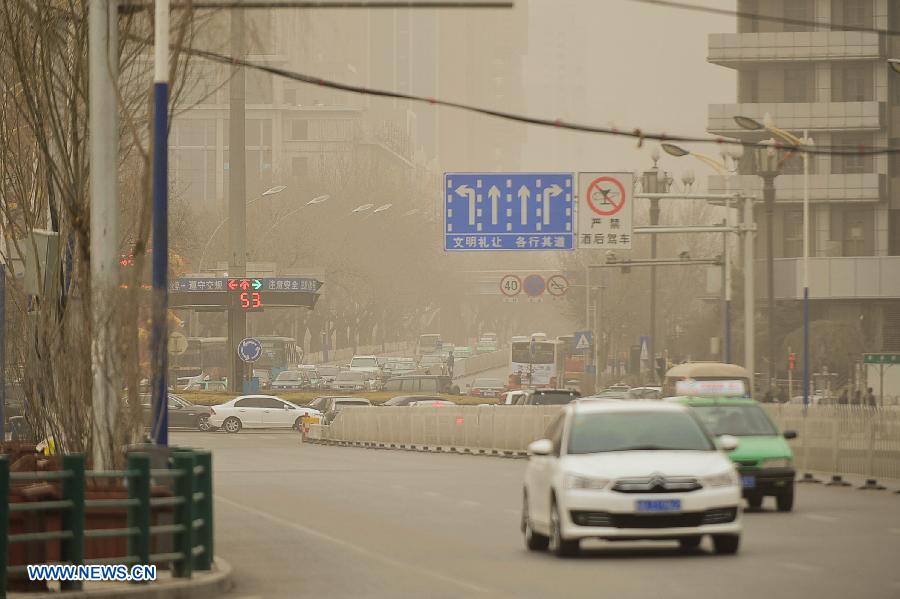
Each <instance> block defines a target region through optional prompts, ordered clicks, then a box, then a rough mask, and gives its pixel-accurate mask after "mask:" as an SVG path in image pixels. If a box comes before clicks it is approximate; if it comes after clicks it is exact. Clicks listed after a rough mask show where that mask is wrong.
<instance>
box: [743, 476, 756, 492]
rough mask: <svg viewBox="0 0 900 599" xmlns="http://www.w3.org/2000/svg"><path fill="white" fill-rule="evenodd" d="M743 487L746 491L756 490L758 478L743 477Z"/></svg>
mask: <svg viewBox="0 0 900 599" xmlns="http://www.w3.org/2000/svg"><path fill="white" fill-rule="evenodd" d="M741 486H742V487H743V488H745V489H754V488H756V477H755V476H742V477H741Z"/></svg>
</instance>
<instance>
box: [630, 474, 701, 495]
mask: <svg viewBox="0 0 900 599" xmlns="http://www.w3.org/2000/svg"><path fill="white" fill-rule="evenodd" d="M701 487H702V485H701V484H700V481H698V480H697V479H696V478H690V477H671V478H666V477H664V476H648V477H645V478H628V479H621V480H617V481H616V483H615V484H614V485H613V487H612V490H613V491H617V492H619V493H689V492H691V491H696V490H697V489H700V488H701Z"/></svg>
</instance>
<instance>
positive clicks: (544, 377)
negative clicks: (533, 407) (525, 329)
mask: <svg viewBox="0 0 900 599" xmlns="http://www.w3.org/2000/svg"><path fill="white" fill-rule="evenodd" d="M564 371H565V352H564V351H563V343H561V342H560V341H558V340H555V339H554V340H546V338H545V339H544V340H538V339H537V338H532V337H525V336H521V337H513V338H512V342H511V343H510V354H509V387H510V388H511V389H520V388H523V387H534V388H542V387H543V388H547V387H549V388H556V387H559V386H562V385H564V384H565V381H564V380H562V379H561V378H560V377H561V375H563V374H564Z"/></svg>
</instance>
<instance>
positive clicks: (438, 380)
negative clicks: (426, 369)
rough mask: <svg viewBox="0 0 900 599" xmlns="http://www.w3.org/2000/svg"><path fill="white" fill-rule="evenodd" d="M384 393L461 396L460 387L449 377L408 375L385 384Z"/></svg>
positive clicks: (394, 378) (389, 380)
mask: <svg viewBox="0 0 900 599" xmlns="http://www.w3.org/2000/svg"><path fill="white" fill-rule="evenodd" d="M384 391H400V392H403V393H444V394H449V395H459V386H457V385H455V384H454V383H453V379H451V378H450V377H449V376H447V375H440V374H406V375H403V376H395V377H392V378H390V379H388V380H387V381H385V383H384Z"/></svg>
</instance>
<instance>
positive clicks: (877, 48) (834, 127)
mask: <svg viewBox="0 0 900 599" xmlns="http://www.w3.org/2000/svg"><path fill="white" fill-rule="evenodd" d="M738 10H739V11H740V12H741V13H750V14H758V15H761V16H766V17H776V18H783V19H785V20H784V21H782V20H761V19H754V18H749V17H746V18H739V19H738V31H737V33H725V34H713V35H711V36H710V39H709V57H708V59H709V61H710V62H712V63H715V64H718V65H721V66H723V67H727V68H730V69H735V70H736V71H737V74H738V85H737V96H738V97H737V102H736V103H734V104H713V105H710V107H709V123H708V129H709V131H710V132H712V133H715V134H717V135H724V136H728V137H738V138H741V139H746V140H754V141H759V140H762V139H763V138H764V137H765V138H768V137H771V134H769V133H766V134H764V135H762V134H759V133H753V132H750V131H747V130H745V129H742V128H741V127H739V126H738V124H737V123H736V122H735V120H734V117H736V116H745V117H750V118H753V119H755V120H757V121H759V122H763V121H764V119H765V118H766V115H767V114H768V115H770V117H771V119H772V120H771V122H772V123H773V124H774V125H775V126H777V127H779V128H781V129H784V130H787V131H789V132H791V133H793V134H794V135H797V136H798V137H802V136H803V134H804V132H808V134H809V137H811V138H812V139H813V140H814V142H815V144H816V145H818V146H821V147H827V146H845V147H850V148H855V147H860V146H861V147H867V148H872V147H885V146H889V145H890V146H893V147H900V74H896V73H893V72H892V71H891V70H890V68H889V67H888V64H887V62H886V59H887V58H888V57H890V56H897V57H900V39H898V38H892V37H886V36H883V35H879V34H878V33H867V32H860V31H847V30H840V29H838V30H833V31H832V30H830V29H829V28H828V27H825V26H824V25H817V26H814V27H813V26H808V25H803V24H800V23H798V22H804V21H805V22H816V23H823V24H824V23H833V24H838V25H844V26H847V27H868V28H873V27H877V28H882V29H886V28H891V29H900V2H896V1H894V0H739V2H738ZM791 21H793V22H791ZM809 163H810V176H809V188H810V223H809V231H808V234H809V239H810V256H811V260H810V297H811V310H812V316H811V317H812V318H813V319H814V320H816V319H820V320H821V319H827V320H835V321H839V322H859V323H860V324H861V330H862V333H863V336H864V337H865V339H866V348H867V350H869V351H879V350H882V351H897V350H900V156H887V155H875V156H872V155H868V156H862V155H841V156H839V155H833V156H829V155H824V154H817V155H814V156H811V157H810V160H809ZM756 171H757V168H756V160H755V153H754V152H746V153H745V156H744V158H743V159H742V161H741V163H740V168H739V179H740V181H739V184H740V186H741V188H742V189H744V190H745V191H748V192H751V193H754V194H755V195H757V197H761V196H762V179H761V178H760V177H759V176H757V175H756ZM775 187H776V190H777V192H776V203H775V218H774V227H773V229H774V230H773V232H774V239H775V244H774V251H773V255H774V264H775V296H776V300H782V301H784V300H796V299H799V298H801V297H802V293H803V291H802V284H803V282H802V281H803V279H802V276H803V265H802V255H803V235H804V232H803V211H802V200H803V190H804V175H803V163H802V160H801V159H800V158H799V157H797V158H793V159H790V160H787V161H786V162H784V164H783V170H782V174H781V175H779V176H778V177H777V179H776V180H775ZM724 188H725V185H724V181H723V180H722V178H721V177H712V178H711V180H710V190H711V191H723V190H724ZM733 188H734V186H732V189H733ZM763 210H764V208H763V206H762V205H761V203H760V205H759V206H758V207H757V214H756V222H757V226H758V227H759V230H758V233H757V236H756V240H757V244H756V256H757V257H758V258H761V259H765V258H766V256H765V251H766V243H765V239H766V230H765V226H766V219H765V217H764V213H763ZM757 272H758V273H761V272H764V271H762V270H759V269H758V270H757ZM761 280H764V279H761ZM759 287H760V286H758V289H759ZM761 287H762V289H760V295H761V296H762V297H765V287H764V285H763V286H761ZM833 366H837V365H833Z"/></svg>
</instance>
